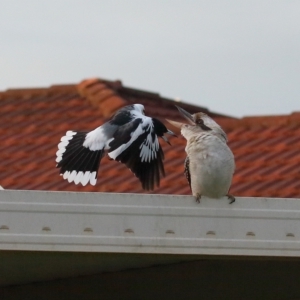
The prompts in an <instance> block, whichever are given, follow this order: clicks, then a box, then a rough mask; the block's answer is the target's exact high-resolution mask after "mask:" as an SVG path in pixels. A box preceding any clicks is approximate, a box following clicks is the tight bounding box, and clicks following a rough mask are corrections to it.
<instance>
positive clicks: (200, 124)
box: [167, 105, 227, 142]
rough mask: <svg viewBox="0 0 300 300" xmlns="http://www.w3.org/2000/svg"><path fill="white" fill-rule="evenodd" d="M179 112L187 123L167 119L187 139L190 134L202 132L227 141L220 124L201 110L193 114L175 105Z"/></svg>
mask: <svg viewBox="0 0 300 300" xmlns="http://www.w3.org/2000/svg"><path fill="white" fill-rule="evenodd" d="M176 107H177V109H178V110H179V112H180V114H181V115H182V116H183V117H184V118H185V119H186V120H187V121H188V124H187V123H180V122H176V121H172V120H168V119H167V121H168V122H169V123H170V124H172V125H173V126H175V127H177V128H180V129H181V134H182V135H183V136H184V137H185V138H186V139H189V138H190V137H191V136H194V135H199V134H201V133H203V132H207V133H211V134H213V135H216V136H218V137H219V138H221V139H222V140H224V141H225V142H226V141H227V137H226V133H225V132H224V131H223V129H222V128H221V126H220V125H219V124H217V123H216V122H215V121H214V120H213V119H212V118H210V117H209V116H208V115H207V114H205V113H203V112H198V113H195V114H193V115H191V114H190V113H188V112H187V111H185V110H184V109H182V108H181V107H179V106H177V105H176Z"/></svg>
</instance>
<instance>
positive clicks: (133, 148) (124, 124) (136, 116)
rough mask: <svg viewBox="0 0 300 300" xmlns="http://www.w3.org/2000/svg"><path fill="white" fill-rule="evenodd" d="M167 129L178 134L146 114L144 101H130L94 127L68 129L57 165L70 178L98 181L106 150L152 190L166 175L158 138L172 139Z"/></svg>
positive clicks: (62, 142) (57, 153) (62, 141)
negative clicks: (86, 130) (107, 119)
mask: <svg viewBox="0 0 300 300" xmlns="http://www.w3.org/2000/svg"><path fill="white" fill-rule="evenodd" d="M165 133H169V134H171V135H175V134H174V133H173V132H172V131H170V130H168V129H167V128H166V126H165V125H164V124H163V123H161V122H160V121H159V120H157V119H155V118H150V117H147V116H145V114H144V106H143V105H141V104H133V105H128V106H125V107H123V108H121V109H120V110H118V111H117V112H116V113H115V114H114V115H113V117H112V118H111V119H110V120H109V121H108V122H106V123H105V124H103V125H101V126H100V127H98V128H96V129H95V130H93V131H90V132H79V131H72V130H70V131H67V132H66V134H65V136H63V137H62V138H61V142H60V143H59V144H58V151H57V152H56V162H57V165H56V167H57V168H60V174H61V175H62V176H63V178H64V179H67V180H68V181H69V182H72V181H74V183H75V184H79V183H81V184H82V185H83V186H85V185H86V184H88V183H90V184H92V185H95V184H96V182H97V175H98V169H99V165H100V161H101V159H102V157H103V156H104V155H105V153H106V152H107V153H108V156H109V157H110V159H113V160H116V161H118V162H121V163H123V164H125V165H126V166H127V167H128V168H129V169H130V170H131V171H132V172H133V173H134V174H135V176H136V177H137V178H138V179H139V180H140V181H141V184H142V187H143V189H145V190H153V189H154V187H155V186H159V183H160V177H161V175H163V176H164V175H165V172H164V165H163V159H164V153H163V151H162V148H161V146H160V144H159V141H158V137H161V138H162V139H164V140H165V141H166V142H167V143H169V141H168V139H167V138H166V137H165V136H164V134H165ZM169 144H170V143H169Z"/></svg>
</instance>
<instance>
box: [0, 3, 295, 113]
mask: <svg viewBox="0 0 300 300" xmlns="http://www.w3.org/2000/svg"><path fill="white" fill-rule="evenodd" d="M0 40H1V46H0V90H5V89H7V88H18V87H43V86H46V87H47V86H50V85H52V84H65V83H78V82H79V81H81V80H82V79H85V78H90V77H100V78H105V79H109V80H115V79H120V80H122V82H123V84H124V85H125V86H129V87H134V88H138V89H144V90H149V91H153V92H159V93H160V94H161V95H162V96H165V97H170V98H175V97H180V98H181V99H182V100H183V101H185V102H189V103H194V104H197V105H201V106H205V107H207V108H209V109H210V110H213V111H217V112H220V113H224V114H229V115H233V116H238V117H240V116H245V115H258V114H259V115H262V114H267V115H269V114H289V113H291V112H293V111H300V75H299V73H300V1H299V0H294V1H293V0H243V1H242V0H226V1H224V0H219V1H218V0H202V1H201V0H194V1H193V0H181V1H180V0H126V1H125V0H105V1H104V0H51V1H44V0H27V1H22V0H9V1H8V0H7V1H5V0H0Z"/></svg>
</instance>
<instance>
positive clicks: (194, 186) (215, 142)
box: [167, 106, 235, 203]
mask: <svg viewBox="0 0 300 300" xmlns="http://www.w3.org/2000/svg"><path fill="white" fill-rule="evenodd" d="M176 107H177V108H178V110H179V112H180V113H181V115H182V116H183V117H184V118H186V119H187V120H188V121H189V124H184V123H179V122H175V121H171V120H167V121H168V122H169V123H171V124H172V125H174V126H176V127H178V128H180V129H181V134H182V135H183V136H184V137H185V139H186V140H187V145H186V147H185V151H186V153H187V157H186V159H185V172H184V173H185V175H186V178H187V180H188V182H189V185H190V188H191V190H192V193H193V196H194V197H195V198H196V201H197V202H200V199H201V196H206V197H209V198H217V199H218V198H221V197H223V196H227V197H228V199H230V203H232V202H234V201H235V198H234V197H233V196H232V195H230V194H228V191H229V188H230V185H231V180H232V176H233V173H234V169H235V163H234V156H233V154H232V152H231V150H230V149H229V147H228V146H227V136H226V134H225V132H224V131H223V129H222V128H221V127H220V126H219V125H218V124H217V123H216V122H215V121H214V120H213V119H211V118H210V117H209V116H208V115H206V114H205V113H202V112H199V113H196V114H193V115H191V114H189V113H188V112H187V111H185V110H184V109H182V108H180V107H178V106H176Z"/></svg>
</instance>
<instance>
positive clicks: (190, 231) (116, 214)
mask: <svg viewBox="0 0 300 300" xmlns="http://www.w3.org/2000/svg"><path fill="white" fill-rule="evenodd" d="M299 238H300V201H299V199H274V198H237V199H236V202H235V203H233V204H229V201H228V200H227V199H226V198H224V199H222V200H214V199H207V198H206V199H205V198H203V199H201V203H200V204H197V203H196V202H195V200H194V198H193V197H192V196H172V195H146V194H112V193H75V192H42V191H12V190H4V191H1V192H0V250H31V251H76V252H77V251H80V252H106V253H107V252H110V253H114V252H115V253H116V252H117V253H145V254H149V253H151V254H196V255H229V256H230V255H247V256H284V257H299V256H300V242H299Z"/></svg>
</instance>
